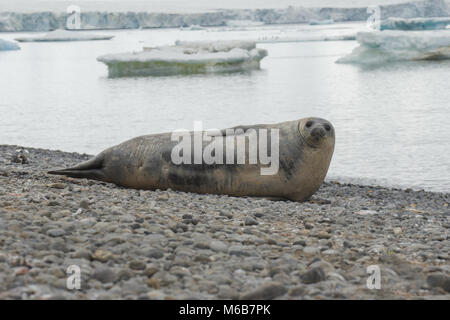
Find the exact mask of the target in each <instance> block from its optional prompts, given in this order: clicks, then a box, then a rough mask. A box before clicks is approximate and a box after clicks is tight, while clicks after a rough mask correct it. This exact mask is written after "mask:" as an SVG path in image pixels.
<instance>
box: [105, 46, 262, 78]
mask: <svg viewBox="0 0 450 320" xmlns="http://www.w3.org/2000/svg"><path fill="white" fill-rule="evenodd" d="M266 55H267V51H266V50H265V49H260V48H256V44H255V43H254V42H243V41H217V42H178V43H177V45H175V46H165V47H155V48H144V50H143V51H140V52H131V53H119V54H107V55H103V56H100V57H98V58H97V60H98V61H101V62H103V63H105V64H106V65H107V66H108V73H109V76H110V77H122V76H159V75H174V74H192V73H212V72H231V71H241V70H253V69H259V67H260V61H261V59H263V58H264V57H265V56H266Z"/></svg>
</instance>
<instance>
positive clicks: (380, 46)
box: [337, 30, 450, 65]
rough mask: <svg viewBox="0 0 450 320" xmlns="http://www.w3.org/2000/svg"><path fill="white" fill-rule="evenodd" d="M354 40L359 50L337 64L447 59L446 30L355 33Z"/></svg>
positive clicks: (448, 33)
mask: <svg viewBox="0 0 450 320" xmlns="http://www.w3.org/2000/svg"><path fill="white" fill-rule="evenodd" d="M356 40H357V41H358V43H359V46H358V47H357V48H355V49H354V50H353V52H352V53H351V54H349V55H347V56H345V57H343V58H341V59H339V60H338V61H337V62H338V63H355V64H372V65H373V64H382V63H385V62H390V61H405V60H442V59H450V31H449V30H439V31H374V32H359V33H358V34H357V35H356Z"/></svg>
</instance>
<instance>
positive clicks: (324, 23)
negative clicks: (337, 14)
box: [309, 19, 334, 26]
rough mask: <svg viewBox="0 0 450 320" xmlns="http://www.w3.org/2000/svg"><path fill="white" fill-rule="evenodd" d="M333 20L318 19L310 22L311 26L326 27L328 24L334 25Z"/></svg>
mask: <svg viewBox="0 0 450 320" xmlns="http://www.w3.org/2000/svg"><path fill="white" fill-rule="evenodd" d="M333 23H334V20H333V19H325V20H317V19H311V20H309V25H311V26H316V25H326V24H333Z"/></svg>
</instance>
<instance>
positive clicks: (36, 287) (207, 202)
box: [0, 145, 450, 299]
mask: <svg viewBox="0 0 450 320" xmlns="http://www.w3.org/2000/svg"><path fill="white" fill-rule="evenodd" d="M18 148H20V147H17V146H9V145H0V243H1V244H2V246H1V247H0V299H50V298H57V299H137V298H139V299H239V298H241V299H254V298H259V299H273V298H274V299H450V287H449V284H450V266H449V264H448V259H449V253H450V252H449V251H450V239H449V238H448V230H449V228H450V224H449V216H450V210H449V207H448V205H449V203H450V195H449V194H443V193H433V192H427V191H407V190H401V189H388V188H383V187H376V186H358V185H351V184H338V183H329V182H325V183H323V185H322V186H321V188H320V189H319V191H318V192H317V193H316V194H315V195H314V196H313V197H312V199H311V200H310V201H307V202H303V203H296V202H290V201H286V202H285V201H269V200H265V199H254V198H234V197H228V196H220V195H200V194H192V193H184V192H175V191H170V190H168V191H160V190H156V191H144V190H134V189H125V188H120V187H117V186H115V185H112V184H107V183H103V182H97V181H91V180H85V179H82V180H76V179H71V178H65V177H58V176H50V175H47V174H46V171H47V170H48V169H50V168H52V169H54V168H59V167H65V166H68V165H72V164H75V163H78V162H80V161H84V160H86V159H87V158H88V157H89V156H88V155H82V154H78V153H66V152H62V151H49V150H45V149H33V148H24V149H26V150H27V151H28V153H27V152H25V153H23V154H24V155H25V157H26V158H27V160H28V161H29V163H28V164H22V163H14V162H11V157H14V156H16V157H15V158H16V160H17V161H19V162H20V161H22V160H24V158H23V157H22V158H21V157H20V154H16V152H15V150H16V149H18ZM23 162H25V161H23ZM71 265H76V266H79V267H80V269H81V274H82V277H81V289H80V290H68V289H67V288H66V280H67V274H66V269H67V267H68V266H71ZM370 265H377V266H379V267H380V270H381V289H379V290H370V289H368V288H367V287H366V280H367V277H368V276H369V275H368V274H367V270H366V268H367V267H368V266H370Z"/></svg>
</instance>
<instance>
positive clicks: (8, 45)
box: [0, 39, 20, 51]
mask: <svg viewBox="0 0 450 320" xmlns="http://www.w3.org/2000/svg"><path fill="white" fill-rule="evenodd" d="M19 49H20V47H19V46H18V45H17V43H14V42H11V41H6V40H3V39H0V51H6V50H19Z"/></svg>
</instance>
